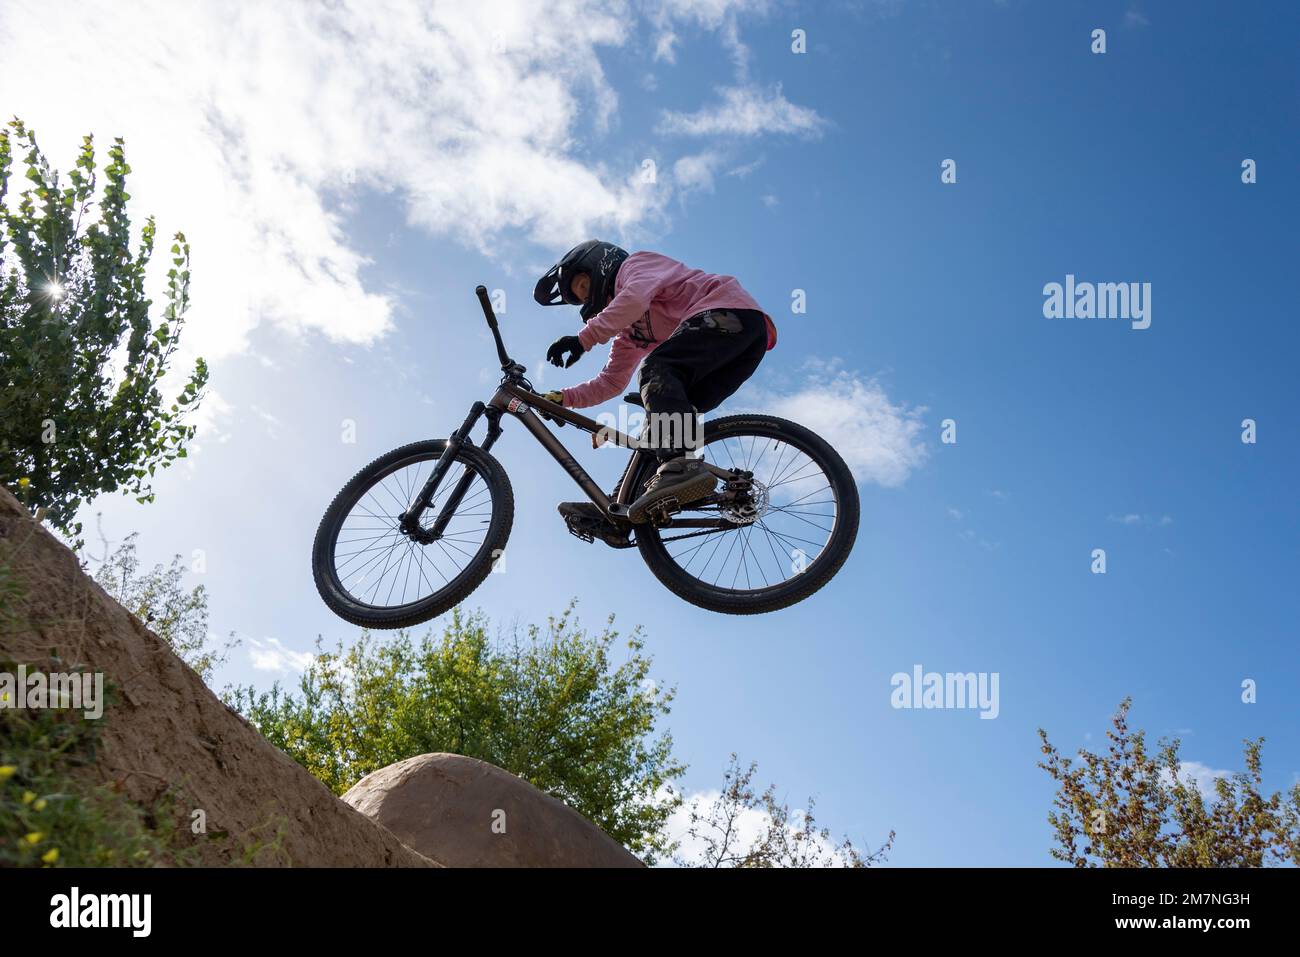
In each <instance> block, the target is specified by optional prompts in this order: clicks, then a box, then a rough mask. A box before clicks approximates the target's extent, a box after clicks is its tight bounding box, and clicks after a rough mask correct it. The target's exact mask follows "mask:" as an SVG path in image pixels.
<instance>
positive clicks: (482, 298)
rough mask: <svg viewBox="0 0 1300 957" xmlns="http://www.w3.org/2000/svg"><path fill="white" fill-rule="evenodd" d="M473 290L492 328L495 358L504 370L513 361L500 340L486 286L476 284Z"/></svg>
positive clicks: (512, 363) (499, 332)
mask: <svg viewBox="0 0 1300 957" xmlns="http://www.w3.org/2000/svg"><path fill="white" fill-rule="evenodd" d="M474 292H475V293H476V294H477V295H478V302H479V305H480V306H482V307H483V318H485V319H486V320H487V324H488V328H489V329H491V330H492V338H493V339H495V340H496V344H497V358H498V359H500V360H501V370H502V371H503V372H504V371H506V370H508V369H509V368H510V367H511V366H512V365H514V362H513V360H511V358H510V357H509V356H508V355H506V345H505V343H504V342H502V341H501V330H500V329H498V328H497V317H496V313H494V312H493V311H492V301H491V300H490V299H488V291H487V286H482V285H480V286H476V287H475V288H474Z"/></svg>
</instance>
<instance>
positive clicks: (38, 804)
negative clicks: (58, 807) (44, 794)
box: [32, 798, 47, 811]
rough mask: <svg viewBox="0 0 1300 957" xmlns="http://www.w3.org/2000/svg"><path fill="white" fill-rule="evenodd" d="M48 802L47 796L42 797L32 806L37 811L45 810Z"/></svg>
mask: <svg viewBox="0 0 1300 957" xmlns="http://www.w3.org/2000/svg"><path fill="white" fill-rule="evenodd" d="M46 803H47V802H46V800H45V798H41V799H40V800H39V801H37V802H36V803H35V804H33V805H32V807H33V808H34V809H36V810H37V811H44V810H45V805H46Z"/></svg>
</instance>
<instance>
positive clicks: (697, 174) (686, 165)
mask: <svg viewBox="0 0 1300 957" xmlns="http://www.w3.org/2000/svg"><path fill="white" fill-rule="evenodd" d="M721 162H722V157H721V156H719V155H718V154H717V153H714V152H705V153H694V154H692V155H690V156H683V157H682V158H681V159H679V160H678V161H677V162H676V163H674V164H673V180H674V182H676V183H677V185H678V187H680V188H681V189H682V190H683V191H685V192H690V191H693V190H704V191H705V192H712V191H713V174H714V172H715V171H716V170H717V168H718V165H719V164H720V163H721Z"/></svg>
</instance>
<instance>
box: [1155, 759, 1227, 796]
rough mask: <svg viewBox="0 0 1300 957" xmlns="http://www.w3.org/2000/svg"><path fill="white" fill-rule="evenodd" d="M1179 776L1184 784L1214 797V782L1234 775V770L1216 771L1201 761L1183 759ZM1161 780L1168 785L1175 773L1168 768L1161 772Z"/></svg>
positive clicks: (1170, 783) (1171, 782)
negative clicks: (1171, 772)
mask: <svg viewBox="0 0 1300 957" xmlns="http://www.w3.org/2000/svg"><path fill="white" fill-rule="evenodd" d="M1178 777H1179V779H1180V780H1181V781H1182V782H1183V783H1184V784H1190V785H1192V786H1194V787H1195V788H1196V789H1197V790H1198V791H1200V792H1201V794H1202V795H1204V796H1205V797H1206V798H1209V799H1212V798H1214V797H1215V796H1216V792H1215V789H1214V782H1215V781H1217V780H1218V779H1219V778H1230V777H1232V772H1231V771H1216V770H1215V769H1214V768H1211V767H1210V766H1209V765H1208V764H1202V763H1201V762H1200V761H1182V762H1180V764H1179V768H1178ZM1160 781H1161V783H1163V784H1164V785H1166V786H1169V785H1172V784H1173V775H1172V774H1170V773H1169V769H1168V768H1166V769H1165V770H1163V771H1161V772H1160Z"/></svg>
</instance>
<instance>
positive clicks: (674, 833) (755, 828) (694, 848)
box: [664, 790, 846, 866]
mask: <svg viewBox="0 0 1300 957" xmlns="http://www.w3.org/2000/svg"><path fill="white" fill-rule="evenodd" d="M721 796H722V795H721V792H720V791H716V790H714V791H694V792H692V793H690V794H685V795H683V799H682V803H681V804H680V805H679V806H678V807H677V808H675V809H674V810H673V812H672V814H670V815H669V817H668V820H667V821H666V822H664V833H665V834H667V835H668V837H669V839H670V840H676V841H679V842H680V845H679V847H678V849H677V852H676V856H677V857H679V858H680V859H682V860H684V861H686V862H688V863H690V862H696V861H701V860H703V859H704V854H705V844H704V841H703V840H701V839H699V838H693V837H691V835H690V829H691V811H692V810H694V811H695V812H696V813H698V814H700V815H702V816H705V817H707V816H708V813H709V809H710V808H711V807H712V806H713V804H714V802H716V801H717V800H718V798H719V797H721ZM803 820H804V812H803V811H802V810H791V812H790V818H789V821H788V823H787V824H786V828H787V830H788V831H789V832H790V833H791V834H792V835H793V834H794V833H795V832H796V831H798V830H799V826H800V825H801V824H802V823H803ZM733 825H734V828H735V837H734V839H733V841H732V844H731V848H732V851H733V853H736V852H739V853H743V852H744V851H745V850H747V849H748V848H750V847H752V846H753V845H754V843H755V842H756V841H758V840H759V839H760V838H761V837H762V836H763V835H764V834H766V833H767V831H768V829H769V828H770V827H771V826H772V816H771V815H770V814H768V813H767V812H766V811H763V810H760V809H758V808H746V809H744V810H742V811H740V812H739V813H738V814H737V815H736V818H735V821H734V822H733ZM701 830H705V829H703V828H701ZM808 840H810V841H811V843H812V844H813V845H815V846H816V847H817V849H818V851H819V852H820V854H819V856H821V857H822V858H823V859H831V860H834V861H835V862H836V864H837V865H838V866H843V865H844V864H845V863H846V861H845V858H844V855H842V854H840V853H838V852H837V851H836V850H835V845H834V843H832V842H831V841H828V840H825V839H824V838H821V837H816V836H814V837H810V838H809V839H808Z"/></svg>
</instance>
